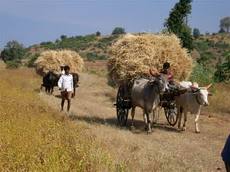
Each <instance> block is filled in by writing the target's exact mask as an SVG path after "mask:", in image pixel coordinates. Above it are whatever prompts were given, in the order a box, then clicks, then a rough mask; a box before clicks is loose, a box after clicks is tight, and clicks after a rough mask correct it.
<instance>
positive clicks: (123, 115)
mask: <svg viewBox="0 0 230 172" xmlns="http://www.w3.org/2000/svg"><path fill="white" fill-rule="evenodd" d="M123 96H124V93H123V89H122V87H119V89H118V92H117V102H116V107H117V121H118V124H119V125H120V126H125V125H126V123H127V119H128V114H129V109H127V108H126V107H125V104H124V102H125V100H124V98H123Z"/></svg>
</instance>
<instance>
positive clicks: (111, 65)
mask: <svg viewBox="0 0 230 172" xmlns="http://www.w3.org/2000/svg"><path fill="white" fill-rule="evenodd" d="M110 53H111V58H110V59H109V61H108V71H109V80H110V81H112V82H115V84H118V85H119V83H121V82H124V81H130V80H133V79H135V78H136V77H140V76H146V75H149V69H150V68H155V69H157V70H158V71H159V70H160V69H161V68H162V65H163V63H164V62H169V63H170V64H171V70H172V72H173V73H174V77H175V79H178V80H184V79H187V78H188V77H189V75H190V73H191V70H192V58H191V57H190V55H189V54H188V52H187V50H186V49H184V48H182V47H181V44H180V40H179V39H178V38H177V37H176V36H175V35H173V34H170V35H169V34H167V35H163V34H141V35H131V34H128V35H125V36H124V37H122V38H120V39H119V40H118V41H117V42H115V43H114V44H113V45H112V47H111V51H110Z"/></svg>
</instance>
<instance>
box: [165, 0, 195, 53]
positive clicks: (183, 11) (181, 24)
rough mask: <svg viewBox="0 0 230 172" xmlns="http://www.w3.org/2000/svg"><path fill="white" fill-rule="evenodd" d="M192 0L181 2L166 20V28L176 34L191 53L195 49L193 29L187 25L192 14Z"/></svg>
mask: <svg viewBox="0 0 230 172" xmlns="http://www.w3.org/2000/svg"><path fill="white" fill-rule="evenodd" d="M191 3H192V0H180V1H179V2H178V3H176V4H175V6H174V8H173V9H172V10H171V12H170V14H169V18H168V19H166V22H165V27H167V29H168V31H169V32H172V33H174V34H176V35H177V36H178V37H179V38H180V39H181V41H182V45H183V47H185V48H187V49H188V50H189V51H190V50H192V49H193V39H192V34H191V28H189V26H188V25H187V22H188V20H187V19H188V15H189V14H190V13H191V9H192V5H191Z"/></svg>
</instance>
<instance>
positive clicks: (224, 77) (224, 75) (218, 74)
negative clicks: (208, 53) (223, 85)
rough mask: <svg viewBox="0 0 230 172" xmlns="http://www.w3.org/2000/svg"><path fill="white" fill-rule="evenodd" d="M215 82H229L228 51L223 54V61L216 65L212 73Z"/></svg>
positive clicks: (229, 60) (229, 61)
mask: <svg viewBox="0 0 230 172" xmlns="http://www.w3.org/2000/svg"><path fill="white" fill-rule="evenodd" d="M214 81H215V82H230V53H226V54H225V61H224V62H223V63H220V64H218V65H217V70H216V71H215V73H214Z"/></svg>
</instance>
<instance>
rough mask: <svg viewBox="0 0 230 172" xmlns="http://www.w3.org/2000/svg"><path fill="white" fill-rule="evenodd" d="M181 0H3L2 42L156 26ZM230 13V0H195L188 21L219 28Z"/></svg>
mask: <svg viewBox="0 0 230 172" xmlns="http://www.w3.org/2000/svg"><path fill="white" fill-rule="evenodd" d="M176 2H178V0H0V23H1V24H0V48H3V46H4V45H5V44H6V42H8V41H10V40H18V41H19V42H21V43H23V44H24V45H26V46H28V45H31V44H35V43H39V42H42V41H50V40H51V41H54V40H56V39H57V38H59V37H60V35H63V34H64V35H68V36H76V35H85V34H91V33H95V32H96V31H100V32H101V33H102V34H104V35H105V34H110V33H111V32H112V30H113V29H114V27H116V26H120V27H124V28H125V30H126V32H158V31H161V29H162V28H163V23H164V21H165V19H166V18H167V17H168V15H169V11H170V10H171V9H172V8H173V6H174V5H175V3H176ZM225 16H230V0H193V3H192V14H191V15H190V16H189V25H190V26H191V27H192V28H194V27H197V28H199V29H200V31H201V32H202V33H205V32H211V33H212V32H218V30H219V20H220V19H221V18H222V17H225Z"/></svg>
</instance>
